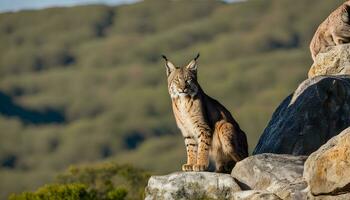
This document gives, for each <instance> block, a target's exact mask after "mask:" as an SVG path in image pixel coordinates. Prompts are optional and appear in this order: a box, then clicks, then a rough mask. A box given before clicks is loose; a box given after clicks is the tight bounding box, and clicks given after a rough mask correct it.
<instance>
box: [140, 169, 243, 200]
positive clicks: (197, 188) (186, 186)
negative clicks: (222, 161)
mask: <svg viewBox="0 0 350 200" xmlns="http://www.w3.org/2000/svg"><path fill="white" fill-rule="evenodd" d="M238 191H241V188H240V187H239V186H238V184H237V183H236V182H235V180H234V178H232V177H231V176H230V175H229V174H219V173H210V172H176V173H173V174H169V175H166V176H152V177H151V178H150V179H149V181H148V185H147V188H146V198H145V199H147V200H151V199H157V200H172V199H174V200H175V199H176V200H178V199H205V198H210V199H233V194H234V193H235V192H238Z"/></svg>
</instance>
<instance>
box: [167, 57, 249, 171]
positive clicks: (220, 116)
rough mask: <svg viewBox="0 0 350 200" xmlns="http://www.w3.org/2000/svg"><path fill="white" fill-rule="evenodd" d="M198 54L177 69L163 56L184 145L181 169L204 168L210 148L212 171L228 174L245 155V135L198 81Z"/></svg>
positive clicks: (202, 169)
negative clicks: (183, 160)
mask: <svg viewBox="0 0 350 200" xmlns="http://www.w3.org/2000/svg"><path fill="white" fill-rule="evenodd" d="M198 57H199V54H198V55H197V57H196V58H195V59H193V60H192V61H191V62H190V63H189V64H188V65H187V66H185V67H181V68H177V67H175V65H174V64H172V63H171V62H170V61H169V60H168V59H167V58H166V57H165V56H163V58H164V59H165V61H166V73H167V76H168V90H169V94H170V96H171V100H172V107H173V112H174V115H175V119H176V123H177V126H178V127H179V128H180V130H181V132H182V135H183V137H184V139H185V144H186V151H187V163H186V164H184V165H183V166H182V170H183V171H204V170H207V168H208V165H209V151H210V154H211V156H212V158H213V159H214V161H215V165H216V172H223V173H230V172H231V170H232V168H233V167H234V165H235V164H236V162H238V161H240V160H242V159H243V158H245V157H247V156H248V144H247V138H246V135H245V133H244V132H243V131H242V130H241V129H240V128H239V125H238V124H237V123H236V121H235V120H234V119H233V117H232V116H231V114H230V112H229V111H228V110H226V109H225V107H224V106H222V105H221V104H220V103H219V102H217V101H216V100H214V99H213V98H211V97H209V96H208V95H206V94H205V93H204V92H203V90H202V88H201V87H200V85H199V84H198V82H197V59H198Z"/></svg>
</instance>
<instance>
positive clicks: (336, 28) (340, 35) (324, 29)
mask: <svg viewBox="0 0 350 200" xmlns="http://www.w3.org/2000/svg"><path fill="white" fill-rule="evenodd" d="M349 15H350V1H346V2H344V3H343V4H342V5H341V6H340V7H338V8H337V9H336V10H334V11H333V12H332V13H331V14H330V15H329V16H328V17H327V18H326V19H325V20H324V21H323V22H322V23H321V24H320V26H319V27H318V29H317V30H316V33H315V34H314V37H313V38H312V40H311V43H310V51H311V55H312V58H313V60H315V58H316V56H317V54H318V53H319V52H322V51H324V50H325V49H326V48H327V47H329V46H335V45H340V44H344V43H349V42H350V16H349ZM312 76H313V72H312V71H310V72H309V77H312Z"/></svg>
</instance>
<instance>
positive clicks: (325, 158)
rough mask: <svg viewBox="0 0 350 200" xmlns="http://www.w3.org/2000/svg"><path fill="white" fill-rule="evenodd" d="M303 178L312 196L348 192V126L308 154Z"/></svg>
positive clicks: (349, 151) (349, 167)
mask: <svg viewBox="0 0 350 200" xmlns="http://www.w3.org/2000/svg"><path fill="white" fill-rule="evenodd" d="M304 178H305V180H306V181H307V183H308V185H309V189H310V193H311V194H312V195H314V196H318V195H332V196H335V195H340V194H344V193H349V192H350V128H348V129H346V130H344V131H343V132H342V133H341V134H339V135H338V136H336V137H334V138H332V139H331V140H329V141H328V142H327V143H326V144H325V145H323V146H322V147H321V148H320V149H318V150H317V151H316V152H314V153H312V154H311V155H310V157H309V158H308V159H307V161H306V163H305V170H304ZM349 197H350V196H349ZM349 199H350V198H349Z"/></svg>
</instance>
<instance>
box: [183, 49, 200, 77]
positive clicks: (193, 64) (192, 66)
mask: <svg viewBox="0 0 350 200" xmlns="http://www.w3.org/2000/svg"><path fill="white" fill-rule="evenodd" d="M198 58H199V53H198V54H197V56H196V57H195V58H194V59H193V60H192V61H191V62H190V63H189V64H188V65H187V66H186V69H188V70H190V71H192V72H194V73H197V59H198Z"/></svg>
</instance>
